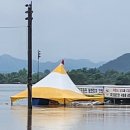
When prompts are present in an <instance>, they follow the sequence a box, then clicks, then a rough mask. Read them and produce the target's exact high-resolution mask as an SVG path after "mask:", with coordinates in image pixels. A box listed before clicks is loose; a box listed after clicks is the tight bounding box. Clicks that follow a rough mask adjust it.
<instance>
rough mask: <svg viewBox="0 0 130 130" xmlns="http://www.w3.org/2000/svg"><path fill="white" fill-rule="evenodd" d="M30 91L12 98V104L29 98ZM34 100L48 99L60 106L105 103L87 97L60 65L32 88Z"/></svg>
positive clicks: (61, 64)
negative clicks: (75, 102) (82, 102)
mask: <svg viewBox="0 0 130 130" xmlns="http://www.w3.org/2000/svg"><path fill="white" fill-rule="evenodd" d="M27 91H28V90H27V89H26V90H24V91H22V92H20V93H18V94H16V95H14V96H12V97H11V102H14V101H16V100H18V99H24V98H27V97H28V92H27ZM32 98H33V99H47V100H51V101H56V102H58V103H59V104H68V103H70V102H72V101H79V100H98V101H100V102H103V98H102V97H86V96H85V95H84V94H83V93H82V92H81V91H80V90H79V89H78V88H77V87H76V85H75V84H74V83H73V82H72V80H71V79H70V78H69V76H68V74H67V73H66V71H65V69H64V65H63V63H60V65H58V66H57V67H56V68H55V69H54V70H53V71H52V72H51V73H50V74H49V75H47V76H46V77H45V78H43V79H41V80H40V81H39V82H37V83H36V84H34V85H33V86H32Z"/></svg>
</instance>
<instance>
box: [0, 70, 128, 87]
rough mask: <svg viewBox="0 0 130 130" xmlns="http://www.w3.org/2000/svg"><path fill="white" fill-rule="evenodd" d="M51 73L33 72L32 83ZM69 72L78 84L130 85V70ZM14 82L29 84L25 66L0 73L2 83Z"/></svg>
mask: <svg viewBox="0 0 130 130" xmlns="http://www.w3.org/2000/svg"><path fill="white" fill-rule="evenodd" d="M49 73H50V71H49V70H45V71H44V72H40V73H39V76H38V74H37V73H33V75H32V83H36V82H37V81H38V80H40V79H42V78H44V77H45V76H46V75H48V74H49ZM67 73H68V75H69V76H70V78H71V79H72V81H73V82H74V83H75V84H76V85H87V84H116V85H130V72H127V73H124V72H118V71H114V70H109V71H106V72H104V73H103V72H101V71H99V70H98V69H96V68H92V69H87V68H82V69H77V70H71V71H67ZM38 77H39V79H38ZM14 83H22V84H27V70H26V69H25V68H24V69H22V70H19V71H18V72H12V73H0V84H14Z"/></svg>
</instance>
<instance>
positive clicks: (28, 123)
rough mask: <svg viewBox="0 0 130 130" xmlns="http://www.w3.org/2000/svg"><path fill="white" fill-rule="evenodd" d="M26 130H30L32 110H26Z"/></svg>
mask: <svg viewBox="0 0 130 130" xmlns="http://www.w3.org/2000/svg"><path fill="white" fill-rule="evenodd" d="M27 117H28V119H27V130H32V109H28V116H27Z"/></svg>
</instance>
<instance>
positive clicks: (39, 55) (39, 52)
mask: <svg viewBox="0 0 130 130" xmlns="http://www.w3.org/2000/svg"><path fill="white" fill-rule="evenodd" d="M40 57H41V51H40V50H38V56H37V58H38V67H37V81H39V58H40Z"/></svg>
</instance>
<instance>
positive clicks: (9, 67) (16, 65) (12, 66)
mask: <svg viewBox="0 0 130 130" xmlns="http://www.w3.org/2000/svg"><path fill="white" fill-rule="evenodd" d="M64 60H65V68H66V69H67V70H72V69H81V68H83V67H87V68H97V67H99V66H100V65H102V62H99V63H94V62H92V61H90V60H88V59H77V60H75V59H64ZM60 62H61V61H60V60H59V61H57V62H51V61H47V62H45V63H43V62H40V63H39V71H41V72H43V71H45V70H46V69H48V70H52V69H54V68H55V67H56V66H57V65H58V64H59V63H60ZM37 66H38V62H37V61H36V60H33V72H37ZM23 68H26V69H27V60H23V59H19V58H15V57H12V56H10V55H8V54H4V55H1V56H0V73H10V72H17V71H19V70H20V69H23Z"/></svg>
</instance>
